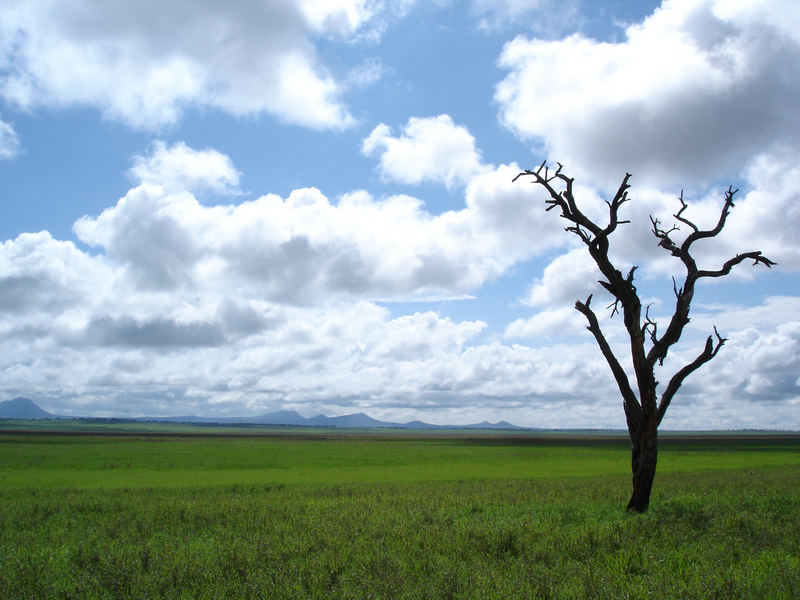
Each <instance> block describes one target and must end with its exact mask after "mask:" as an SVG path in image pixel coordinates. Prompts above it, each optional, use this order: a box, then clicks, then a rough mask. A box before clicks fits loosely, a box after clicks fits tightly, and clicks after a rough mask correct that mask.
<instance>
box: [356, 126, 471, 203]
mask: <svg viewBox="0 0 800 600" xmlns="http://www.w3.org/2000/svg"><path fill="white" fill-rule="evenodd" d="M361 149H362V151H363V152H364V154H366V155H367V156H374V155H376V154H378V155H379V156H380V171H381V174H382V175H383V177H385V178H386V179H390V180H393V181H399V182H401V183H408V184H419V183H422V182H424V181H432V182H436V183H443V184H445V185H446V186H447V187H454V186H456V185H464V184H465V183H467V182H468V181H469V180H470V179H471V178H472V177H473V176H474V175H476V174H477V173H479V172H481V171H483V170H485V169H487V167H486V166H485V165H483V163H482V162H481V156H480V153H479V152H478V150H477V149H476V147H475V138H474V137H472V135H471V134H470V133H469V131H468V130H467V128H466V127H464V126H462V125H456V124H455V123H454V122H453V120H452V119H451V118H450V116H449V115H439V116H437V117H428V118H418V117H411V118H410V119H409V120H408V123H406V125H405V126H404V127H403V129H402V131H401V133H400V135H399V136H394V135H393V134H392V129H391V127H389V126H388V125H386V124H384V123H381V124H380V125H378V126H377V127H375V129H373V130H372V133H370V134H369V136H368V137H367V138H365V139H364V140H363V142H362V146H361Z"/></svg>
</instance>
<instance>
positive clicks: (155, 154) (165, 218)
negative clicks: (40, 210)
mask: <svg viewBox="0 0 800 600" xmlns="http://www.w3.org/2000/svg"><path fill="white" fill-rule="evenodd" d="M516 172H517V169H516V168H515V167H513V166H509V167H505V166H504V167H500V168H498V169H497V170H495V171H487V172H484V173H483V174H482V175H481V176H480V177H478V178H475V179H473V181H472V182H471V183H470V186H469V188H468V190H467V197H466V206H465V207H464V208H463V209H461V210H459V211H450V212H446V213H444V214H441V215H431V214H429V213H427V212H426V211H425V210H424V208H423V205H422V203H421V201H419V200H417V199H415V198H411V197H408V196H393V197H389V198H386V199H383V200H380V201H377V200H375V199H373V198H372V197H371V196H370V195H369V194H367V193H366V192H353V193H351V194H346V195H344V196H342V197H341V198H339V199H338V201H337V202H335V203H334V202H332V201H331V200H330V199H328V198H327V197H326V196H325V195H323V194H322V193H321V192H320V191H319V190H317V189H314V188H306V189H300V190H295V191H294V192H292V193H291V194H290V195H289V196H288V197H287V198H285V199H283V198H280V197H278V196H275V195H267V196H263V197H261V198H258V199H256V200H252V201H245V202H242V203H240V204H236V205H215V206H205V205H203V204H201V203H200V202H199V201H198V199H197V197H196V196H195V195H194V194H193V193H192V191H191V190H198V189H199V190H203V189H207V190H210V191H211V192H215V191H216V192H217V193H227V192H229V191H230V190H232V189H235V187H236V185H237V182H238V173H237V171H236V169H235V167H234V166H233V165H232V164H231V162H230V160H229V159H228V157H226V156H224V155H221V154H219V153H217V152H215V151H212V150H205V151H196V150H193V149H191V148H189V147H187V146H186V145H185V144H176V145H173V146H171V147H167V146H165V145H164V144H161V143H157V144H155V145H154V146H153V148H152V150H151V153H150V154H149V155H147V156H144V157H138V158H137V159H136V160H135V166H134V168H133V169H132V170H131V174H132V175H133V176H134V177H135V178H136V179H137V180H139V181H141V183H140V184H139V185H138V186H136V187H135V188H133V189H131V190H130V191H129V192H128V193H127V194H126V195H125V196H124V197H123V198H121V199H120V200H119V202H118V203H117V204H116V205H115V206H113V207H111V208H108V209H106V210H104V211H103V213H102V214H100V215H99V216H97V217H89V216H86V217H83V218H82V219H80V220H79V221H77V222H76V223H75V225H74V230H75V233H76V234H77V236H78V237H79V239H80V240H81V241H83V242H85V243H87V244H90V245H92V246H95V247H101V248H102V249H103V251H104V253H105V255H106V256H107V257H108V258H109V259H111V260H114V261H116V262H117V263H118V264H119V265H120V266H122V267H124V268H125V269H126V270H127V272H128V273H129V274H130V275H132V276H133V279H134V280H135V281H136V283H137V284H138V285H141V286H144V287H145V288H147V289H154V290H155V289H157V290H170V289H171V290H174V289H177V288H183V287H185V288H189V289H191V288H202V287H204V286H206V285H208V284H207V283H205V282H207V281H214V282H216V283H215V285H218V286H220V287H226V288H228V289H235V290H237V291H238V293H240V294H245V296H246V297H249V298H268V299H271V300H273V301H280V302H289V303H301V304H309V303H318V302H321V301H325V300H326V299H328V298H333V297H351V298H355V297H368V298H381V299H392V298H394V299H408V298H414V297H424V296H460V295H463V294H465V293H467V292H469V291H470V290H472V289H475V288H476V287H478V286H480V285H481V284H482V283H483V282H484V281H486V280H487V279H491V278H494V277H497V276H498V275H500V274H502V273H503V272H504V270H505V269H507V268H508V267H509V266H510V265H512V264H513V263H514V262H516V261H517V260H520V259H521V258H524V257H527V256H530V255H531V254H533V253H535V252H537V251H541V249H543V248H545V247H547V245H548V244H552V240H553V238H552V236H548V235H547V233H546V230H545V227H544V226H543V225H541V224H540V225H539V228H540V229H541V236H540V237H539V239H536V240H535V241H532V240H531V239H530V237H529V236H530V235H531V227H529V226H532V225H533V224H534V222H535V216H534V215H537V214H540V208H539V207H538V206H536V205H535V204H533V203H531V202H530V201H529V199H528V198H527V197H526V196H527V194H528V193H529V191H530V190H528V189H525V188H524V187H523V186H514V185H513V184H511V177H512V173H514V174H515V173H516ZM533 231H534V233H536V229H535V228H533Z"/></svg>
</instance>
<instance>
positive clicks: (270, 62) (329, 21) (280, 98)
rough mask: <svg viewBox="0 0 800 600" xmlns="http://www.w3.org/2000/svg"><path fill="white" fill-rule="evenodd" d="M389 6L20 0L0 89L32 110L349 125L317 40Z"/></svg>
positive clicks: (360, 25)
mask: <svg viewBox="0 0 800 600" xmlns="http://www.w3.org/2000/svg"><path fill="white" fill-rule="evenodd" d="M383 12H385V11H383V8H382V5H381V4H380V3H378V4H375V3H372V2H365V1H363V0H341V1H338V2H316V1H313V0H306V1H305V2H300V1H290V0H285V1H281V2H266V3H265V2H255V1H247V2H238V3H232V4H226V5H224V6H223V5H216V4H208V3H202V4H197V3H195V2H188V1H186V0H180V1H176V2H167V3H163V2H156V1H155V0H143V1H142V2H136V3H108V2H105V3H101V4H97V3H92V2H86V1H77V2H70V3H63V2H61V3H58V2H57V3H53V2H48V1H46V0H35V1H32V2H28V1H26V2H22V1H11V2H7V3H4V5H3V8H1V9H0V40H2V42H0V72H3V76H2V78H0V96H2V97H3V98H4V99H5V100H7V101H10V102H14V103H16V104H18V105H20V106H23V107H25V108H28V107H36V106H42V105H43V106H71V105H89V106H95V107H97V108H99V109H100V110H102V111H103V112H104V114H105V115H107V116H108V117H111V118H114V119H119V120H122V121H123V122H125V123H127V124H129V125H132V126H134V127H141V128H158V127H160V126H163V125H165V124H170V123H174V122H175V121H177V120H178V119H180V118H181V115H182V113H183V111H184V110H185V109H186V108H189V107H195V106H199V107H214V108H219V109H221V110H224V111H228V112H231V113H233V114H237V115H247V114H255V113H262V112H267V113H270V114H272V115H274V116H276V117H278V118H280V119H283V120H285V121H287V122H290V123H296V124H300V125H304V126H307V127H312V128H320V129H322V128H342V127H347V126H349V125H351V124H352V123H353V118H352V116H351V115H350V113H349V112H348V110H347V108H346V107H345V106H344V104H343V102H342V94H343V92H344V91H345V90H344V89H343V87H342V85H341V84H340V83H339V82H337V81H336V79H335V78H334V76H333V75H332V74H331V73H330V72H329V71H328V70H327V69H326V68H325V66H324V65H323V64H322V62H321V60H320V57H319V55H318V53H317V51H316V49H315V46H314V38H316V37H320V36H323V37H325V36H331V37H335V38H337V39H341V40H347V39H350V38H352V37H354V36H357V35H359V34H360V32H362V30H364V29H365V28H368V27H370V22H371V19H373V18H377V16H378V15H380V14H382V13H383Z"/></svg>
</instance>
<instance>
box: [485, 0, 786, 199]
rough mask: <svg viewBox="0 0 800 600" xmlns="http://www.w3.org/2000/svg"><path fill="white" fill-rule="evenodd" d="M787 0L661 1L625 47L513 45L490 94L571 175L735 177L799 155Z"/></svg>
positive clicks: (693, 180)
mask: <svg viewBox="0 0 800 600" xmlns="http://www.w3.org/2000/svg"><path fill="white" fill-rule="evenodd" d="M796 12H797V7H796V5H795V3H793V2H791V1H780V0H778V1H776V2H766V1H762V2H752V3H742V2H728V1H725V0H680V1H678V0H675V1H666V2H664V3H663V5H662V6H661V7H660V8H658V9H657V10H656V11H655V12H654V13H653V14H652V15H651V16H650V17H648V18H647V19H645V20H644V21H643V22H642V23H638V24H634V25H631V26H630V27H628V28H627V29H626V31H625V39H624V40H623V41H622V42H620V43H605V42H597V41H595V40H592V39H588V38H586V37H584V36H582V35H580V34H574V35H571V36H569V37H566V38H564V39H560V40H557V41H544V40H540V39H529V38H526V37H523V36H520V37H517V38H516V39H514V40H513V41H511V42H509V43H508V44H507V45H506V46H505V48H504V50H503V53H502V55H501V57H500V61H499V63H500V66H501V67H503V68H505V69H508V70H509V74H508V75H507V76H506V78H505V79H504V80H503V81H502V82H500V84H498V86H497V89H496V95H495V98H496V100H497V102H498V103H499V104H500V107H501V110H500V112H501V118H502V121H503V123H504V124H505V125H506V126H507V127H508V128H510V129H511V130H512V131H514V132H515V133H517V134H518V135H519V136H521V137H523V138H526V139H535V140H539V141H540V142H542V143H543V144H544V146H545V147H546V149H547V152H548V153H549V155H550V156H553V157H556V158H557V160H560V161H561V162H565V163H567V164H569V165H570V167H571V168H572V170H573V172H576V171H579V172H580V173H579V174H581V175H584V174H585V175H591V176H592V177H593V178H594V179H595V180H596V181H598V182H600V183H602V184H604V185H609V184H610V182H613V181H615V180H617V179H618V178H619V177H620V176H621V174H622V173H624V172H625V171H626V170H627V171H631V172H633V173H635V174H636V175H637V176H638V177H640V178H646V179H648V180H650V181H652V182H656V183H660V184H664V183H668V184H670V185H698V184H703V183H707V182H709V181H713V180H714V179H715V178H718V177H720V176H729V175H730V174H731V173H737V172H739V170H740V169H742V168H743V167H744V165H745V164H746V163H747V162H748V161H749V159H750V158H751V157H752V156H753V155H754V154H756V153H759V152H762V151H768V150H770V149H772V148H773V147H775V146H776V145H782V146H788V147H791V148H793V149H794V150H797V149H798V148H800V136H799V135H798V131H800V127H799V126H798V125H800V123H799V122H798V119H800V117H798V113H797V111H796V110H795V109H794V99H795V98H796V97H798V95H800V75H798V73H797V71H796V70H792V69H787V67H786V65H792V64H796V63H797V62H798V61H799V60H800V40H798V36H797V33H796V31H793V30H792V29H791V27H788V26H787V25H786V23H788V22H791V16H792V15H794V14H796Z"/></svg>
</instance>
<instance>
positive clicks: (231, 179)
mask: <svg viewBox="0 0 800 600" xmlns="http://www.w3.org/2000/svg"><path fill="white" fill-rule="evenodd" d="M133 162H134V165H133V167H131V169H130V172H129V174H130V175H131V177H133V178H134V179H135V180H137V181H138V182H140V183H151V184H155V185H160V186H162V187H164V188H165V189H169V190H188V191H198V190H199V191H204V190H208V191H211V192H216V193H221V194H224V193H230V192H234V191H236V190H237V189H238V186H239V172H238V171H237V170H236V169H235V168H234V166H233V163H232V161H231V159H230V158H229V157H227V156H226V155H224V154H222V153H220V152H218V151H216V150H213V149H207V150H194V149H193V148H189V147H188V146H187V145H186V144H185V143H184V142H179V143H177V144H174V145H172V146H170V147H168V146H167V145H166V144H165V143H164V142H161V141H157V142H155V143H154V144H153V148H152V152H151V154H150V155H149V156H137V157H135V158H134V161H133Z"/></svg>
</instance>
